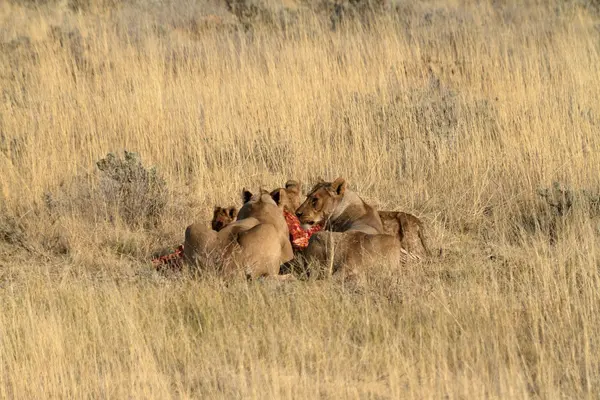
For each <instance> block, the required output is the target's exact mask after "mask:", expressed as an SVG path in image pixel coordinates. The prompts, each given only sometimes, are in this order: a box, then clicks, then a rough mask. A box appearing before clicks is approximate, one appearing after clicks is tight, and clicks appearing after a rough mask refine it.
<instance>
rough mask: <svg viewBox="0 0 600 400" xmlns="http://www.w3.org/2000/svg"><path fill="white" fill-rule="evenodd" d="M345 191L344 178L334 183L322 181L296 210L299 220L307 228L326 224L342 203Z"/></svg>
mask: <svg viewBox="0 0 600 400" xmlns="http://www.w3.org/2000/svg"><path fill="white" fill-rule="evenodd" d="M345 191H346V180H345V179H344V178H337V179H336V180H335V181H333V182H325V181H323V180H320V182H319V183H317V184H316V185H315V186H314V187H313V188H312V190H311V191H310V193H309V194H308V195H307V196H306V200H304V203H302V204H301V205H300V207H298V209H297V210H296V216H297V217H298V220H300V223H301V224H302V225H305V226H306V225H308V226H312V225H315V224H320V223H324V222H325V221H327V219H328V218H329V217H330V216H331V215H332V213H333V212H334V210H335V209H336V207H337V205H338V204H340V202H341V201H342V198H343V197H344V193H345Z"/></svg>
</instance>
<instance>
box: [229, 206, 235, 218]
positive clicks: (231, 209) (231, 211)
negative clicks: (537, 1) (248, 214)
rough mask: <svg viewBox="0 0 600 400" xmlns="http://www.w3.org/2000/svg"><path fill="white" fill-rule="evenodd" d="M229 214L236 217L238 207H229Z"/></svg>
mask: <svg viewBox="0 0 600 400" xmlns="http://www.w3.org/2000/svg"><path fill="white" fill-rule="evenodd" d="M227 215H229V217H231V218H234V219H235V217H237V209H236V208H235V207H233V206H231V207H229V209H228V210H227Z"/></svg>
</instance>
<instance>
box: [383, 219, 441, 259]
mask: <svg viewBox="0 0 600 400" xmlns="http://www.w3.org/2000/svg"><path fill="white" fill-rule="evenodd" d="M379 217H380V218H381V222H382V223H383V230H384V232H385V233H386V234H388V235H392V236H396V237H397V238H398V239H399V240H400V244H401V245H402V248H403V249H405V250H406V251H407V252H408V253H409V254H411V255H414V256H415V257H416V258H422V257H424V256H430V255H431V252H430V251H429V246H428V244H427V236H426V232H425V226H424V225H423V222H421V220H420V219H419V218H417V217H415V216H414V215H412V214H408V213H404V212H400V211H379Z"/></svg>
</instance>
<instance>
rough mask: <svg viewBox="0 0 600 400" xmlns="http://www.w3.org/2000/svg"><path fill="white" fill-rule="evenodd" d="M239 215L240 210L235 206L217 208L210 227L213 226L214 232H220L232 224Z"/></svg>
mask: <svg viewBox="0 0 600 400" xmlns="http://www.w3.org/2000/svg"><path fill="white" fill-rule="evenodd" d="M237 215H238V210H237V208H235V207H234V206H229V207H218V206H217V207H215V209H214V210H213V218H212V221H211V222H210V226H212V229H213V231H217V232H219V231H220V230H221V229H223V228H225V227H226V226H227V225H229V224H231V223H232V222H233V221H235V219H236V217H237Z"/></svg>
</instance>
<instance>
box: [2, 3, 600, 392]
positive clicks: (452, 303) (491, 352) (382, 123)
mask: <svg viewBox="0 0 600 400" xmlns="http://www.w3.org/2000/svg"><path fill="white" fill-rule="evenodd" d="M187 3H188V2H185V1H183V0H181V1H178V2H174V1H171V2H165V3H150V2H143V4H142V2H140V3H139V4H138V3H136V2H134V1H127V2H123V3H119V2H114V1H105V2H101V3H98V4H100V5H99V6H94V4H95V3H94V2H85V1H48V2H41V1H40V2H34V1H29V2H23V3H20V2H16V1H10V2H4V3H0V96H1V97H0V177H1V179H0V293H1V295H0V302H1V306H0V308H1V309H2V312H1V313H0V327H1V329H0V330H1V335H0V360H1V361H0V396H1V397H8V398H50V397H75V398H88V397H90V398H100V397H102V398H104V397H111V398H160V399H164V398H171V397H177V398H179V397H185V398H192V397H193V398H248V397H252V398H318V397H323V398H377V399H382V398H430V397H435V398H441V397H445V398H527V397H541V398H559V397H569V398H597V397H598V396H599V395H600V358H599V356H598V354H600V342H599V339H598V335H597V332H598V331H600V317H598V308H599V307H600V287H599V286H600V279H599V275H598V273H599V271H598V268H599V261H600V260H599V257H600V249H599V236H600V230H599V227H598V223H599V221H598V212H597V208H598V207H597V204H598V196H596V195H594V193H598V192H599V191H600V182H599V180H600V175H599V174H598V165H600V153H599V152H598V150H599V148H600V147H599V146H600V136H599V135H598V129H599V128H598V127H599V126H600V107H599V105H600V85H599V82H600V69H599V68H598V65H600V54H599V46H598V43H600V42H599V40H600V33H599V30H598V26H599V23H600V21H599V19H598V16H597V15H596V14H594V12H593V9H591V8H590V9H588V8H585V7H583V6H582V5H580V4H584V3H585V2H581V3H578V2H559V1H556V2H552V1H549V2H536V1H528V2H517V1H510V0H509V1H502V2H495V1H481V2H460V1H452V0H450V1H446V2H443V1H441V0H440V1H437V0H432V1H428V2H418V3H417V2H415V3H416V4H413V2H408V1H406V2H404V1H399V2H392V5H391V6H388V7H387V8H385V7H384V10H383V12H382V13H379V11H378V10H377V9H376V8H375V9H374V11H373V12H374V14H371V12H369V11H366V10H365V9H358V8H357V10H354V11H353V9H352V6H346V7H344V8H342V9H340V8H338V9H336V8H335V7H330V6H327V4H326V2H323V3H322V4H321V5H320V6H314V7H311V8H309V7H308V4H311V3H310V2H298V3H295V2H293V1H281V2H277V1H275V0H273V1H269V2H266V1H265V2H262V3H252V4H259V6H258V7H254V8H252V7H250V8H248V10H245V11H244V12H242V11H236V12H237V14H238V15H237V16H234V15H232V14H230V13H229V12H228V10H227V7H226V6H225V5H224V3H223V4H221V3H218V2H205V3H194V2H189V3H190V4H187ZM192 3H193V4H192ZM229 3H230V4H233V5H236V6H239V5H240V4H241V5H244V4H250V3H248V2H244V1H237V2H229ZM149 4H153V5H149ZM315 4H316V3H315ZM236 10H239V9H236ZM332 25H335V29H332ZM123 149H127V150H130V151H135V152H139V154H140V155H141V157H142V160H143V162H144V164H145V165H147V166H149V165H154V166H156V167H157V171H158V172H159V173H160V174H162V175H163V176H164V178H165V180H166V182H167V186H168V195H167V200H166V201H167V204H166V208H165V214H164V215H165V216H164V217H163V218H162V219H161V220H160V221H159V223H158V225H157V226H155V227H148V226H146V227H142V226H138V225H135V224H133V225H132V224H130V223H128V222H127V221H126V220H121V219H120V218H119V214H118V213H114V212H113V211H112V210H110V209H107V206H106V202H105V197H103V196H100V195H98V193H102V191H101V189H102V187H103V186H102V178H101V176H100V175H99V174H98V171H97V170H96V166H95V163H96V162H97V161H98V160H100V159H102V158H103V157H105V156H106V154H107V153H108V152H116V153H118V154H122V151H123ZM317 176H323V177H325V178H330V179H333V178H335V177H336V176H344V177H346V178H347V179H349V181H350V182H351V186H352V188H353V189H355V190H356V191H358V192H359V193H360V194H362V195H363V196H364V197H365V198H366V199H368V200H369V201H371V202H373V203H375V204H377V205H378V206H379V207H380V208H383V209H398V210H404V211H408V212H413V213H415V214H417V215H420V216H422V217H423V219H425V220H426V221H427V223H428V225H429V227H430V230H431V236H432V239H433V240H432V241H433V243H434V245H435V247H436V248H441V249H443V253H442V255H441V256H437V257H435V258H434V259H433V260H431V261H430V262H425V263H420V264H415V265H409V266H406V267H405V269H403V270H402V271H400V272H392V271H388V270H386V269H385V268H383V267H382V268H381V270H380V271H379V272H377V273H375V274H374V276H372V277H371V278H370V279H368V280H366V281H363V282H360V283H358V284H352V285H350V284H344V283H341V282H337V281H327V280H326V281H315V282H312V281H309V282H296V283H293V284H288V285H283V286H280V285H274V284H271V283H268V282H255V283H249V284H246V283H236V282H235V283H232V284H229V285H226V284H225V283H223V282H221V281H220V280H219V279H217V278H207V279H202V280H198V279H192V278H191V277H189V276H187V275H186V274H183V275H175V276H162V275H159V274H157V273H155V272H154V271H152V268H151V265H150V264H149V262H148V260H149V258H150V256H151V255H152V254H153V252H155V251H159V250H161V249H163V248H165V247H169V246H175V245H177V244H179V243H180V242H181V241H182V237H183V231H184V229H185V226H186V225H187V224H189V223H191V222H192V221H194V220H199V219H200V220H201V219H205V220H207V219H208V218H209V217H210V212H211V210H212V206H213V205H214V204H220V205H228V204H232V203H238V202H239V200H238V197H239V192H240V189H241V188H242V187H243V186H246V187H255V188H256V187H258V186H259V185H265V186H266V187H275V186H279V185H281V184H282V183H283V182H284V181H285V180H286V179H288V178H295V179H300V180H302V181H304V182H305V183H306V184H310V183H311V182H313V181H314V179H315V178H316V177H317ZM554 181H557V182H560V183H561V185H563V186H562V187H563V188H564V187H566V188H567V192H565V191H564V190H563V189H560V190H559V189H558V188H555V189H554V190H555V199H554V200H553V201H550V200H548V201H549V202H551V203H552V204H554V206H549V205H548V204H547V202H546V200H545V199H544V198H543V197H541V196H539V194H538V192H539V190H540V189H543V188H551V187H552V183H553V182H554ZM561 190H562V191H561ZM545 193H546V194H547V196H546V197H547V198H548V199H549V197H550V196H549V195H548V193H550V192H545ZM556 193H558V194H556ZM565 193H568V197H569V202H568V203H569V206H568V207H566V208H565V207H563V208H560V207H558V206H557V204H562V203H561V199H560V197H561V196H562V197H563V199H562V201H563V203H565V201H564V197H565V196H566V195H565ZM556 196H558V199H557V198H556ZM49 198H51V199H61V203H60V204H62V206H61V207H54V208H53V207H50V206H49V200H48V199H49ZM559 211H560V212H559ZM559 214H560V215H559Z"/></svg>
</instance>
